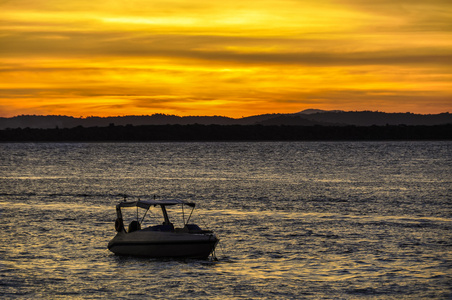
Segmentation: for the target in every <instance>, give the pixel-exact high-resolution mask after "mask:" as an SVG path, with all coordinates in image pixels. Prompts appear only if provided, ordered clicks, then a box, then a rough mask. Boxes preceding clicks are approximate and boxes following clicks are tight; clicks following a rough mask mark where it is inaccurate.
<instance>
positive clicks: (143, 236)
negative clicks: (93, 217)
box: [108, 200, 218, 258]
mask: <svg viewBox="0 0 452 300" xmlns="http://www.w3.org/2000/svg"><path fill="white" fill-rule="evenodd" d="M174 205H180V206H181V207H182V217H183V227H182V228H175V227H174V225H173V223H171V222H170V220H169V217H168V212H167V209H166V208H167V207H168V206H174ZM184 206H188V207H191V208H192V209H191V212H190V215H189V217H188V219H187V221H185V214H184ZM131 207H136V208H137V217H136V219H134V220H133V221H131V222H130V224H129V226H128V229H127V230H126V228H125V227H124V221H123V215H122V209H123V208H131ZM151 207H160V209H161V213H162V214H163V220H164V221H163V223H162V224H158V225H154V226H150V227H147V228H144V229H141V224H142V223H143V220H144V218H145V216H146V214H147V212H148V211H149V209H151ZM138 208H142V209H145V213H144V215H143V217H142V218H141V220H139V219H138ZM194 208H195V203H192V202H186V201H183V200H144V201H140V200H138V201H132V202H126V201H124V202H120V203H119V204H118V205H116V213H117V218H116V221H115V229H116V231H117V234H116V236H115V237H114V238H113V239H112V240H111V241H110V242H109V243H108V249H109V250H110V251H112V252H114V253H115V254H117V255H133V256H145V257H178V258H207V257H208V256H209V255H210V254H211V253H212V252H213V251H214V250H215V246H216V245H217V243H218V239H217V237H216V236H215V234H214V233H213V232H212V231H209V230H202V229H201V228H200V227H199V226H198V225H196V224H189V221H190V218H191V215H192V213H193V210H194Z"/></svg>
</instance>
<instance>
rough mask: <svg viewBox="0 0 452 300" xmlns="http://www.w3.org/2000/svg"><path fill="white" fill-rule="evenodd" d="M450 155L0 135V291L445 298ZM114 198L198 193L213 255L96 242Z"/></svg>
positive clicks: (410, 145)
mask: <svg viewBox="0 0 452 300" xmlns="http://www.w3.org/2000/svg"><path fill="white" fill-rule="evenodd" d="M451 149H452V143H451V142H327V143H324V142H311V143H303V142H300V143H298V142H288V143H279V142H273V143H264V142H262V143H261V142H259V143H68V144H65V143H40V144H34V143H17V144H0V166H1V167H0V214H1V224H0V229H1V235H0V241H1V243H0V247H1V248H0V295H1V297H2V299H10V298H34V299H36V298H46V299H48V298H53V299H55V298H57V299H66V298H67V299H80V298H83V299H96V298H123V299H134V298H139V297H141V298H147V299H206V298H213V299H265V298H266V299H303V298H305V299H363V298H364V299H366V298H367V299H400V298H405V299H423V298H424V299H425V298H434V299H450V298H451V297H452V291H451V288H450V286H451V282H452V280H451V279H452V274H451V267H452V234H451V232H452V231H451V229H452V222H451V221H452V175H451V174H452V167H451V166H452V151H451ZM124 194H127V195H130V196H133V197H136V198H141V199H144V198H146V197H147V196H150V197H153V195H157V197H159V198H162V199H171V198H182V199H187V200H191V201H195V202H196V203H197V213H196V214H195V215H194V217H193V218H194V219H193V221H195V222H197V223H198V224H200V225H201V226H202V227H207V228H208V229H212V230H214V231H215V232H216V233H217V235H218V236H219V238H220V239H221V241H220V244H219V246H218V248H217V253H216V254H217V258H218V261H212V260H171V259H165V260H157V259H146V258H144V259H143V258H133V257H117V256H115V255H113V254H112V253H111V252H109V251H108V250H107V243H108V241H109V240H110V239H111V238H112V237H113V236H114V234H115V232H114V220H115V218H116V215H115V208H114V205H115V204H116V203H117V202H118V201H121V200H122V195H124ZM133 199H135V198H133ZM195 211H196V210H195Z"/></svg>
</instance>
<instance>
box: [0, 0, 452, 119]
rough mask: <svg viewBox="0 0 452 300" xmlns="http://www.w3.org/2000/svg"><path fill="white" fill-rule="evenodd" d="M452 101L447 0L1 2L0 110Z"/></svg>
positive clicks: (178, 110)
mask: <svg viewBox="0 0 452 300" xmlns="http://www.w3.org/2000/svg"><path fill="white" fill-rule="evenodd" d="M308 108H316V109H325V110H336V109H339V110H347V111H350V110H353V111H355V110H359V111H360V110H372V111H384V112H413V113H422V114H436V113H442V112H452V1H450V0H424V1H420V0H378V1H372V0H336V1H335V0H331V1H323V0H318V1H305V0H247V1H243V0H241V1H238V0H228V1H212V0H122V1H120V0H95V1H93V0H89V1H88V0H65V1H61V0H0V117H12V116H16V115H22V114H36V115H69V116H75V117H87V116H122V115H151V114H154V113H163V114H174V115H179V116H188V115H192V116H193V115H221V116H229V117H234V118H240V117H243V116H251V115H258V114H265V113H295V112H299V111H302V110H304V109H308Z"/></svg>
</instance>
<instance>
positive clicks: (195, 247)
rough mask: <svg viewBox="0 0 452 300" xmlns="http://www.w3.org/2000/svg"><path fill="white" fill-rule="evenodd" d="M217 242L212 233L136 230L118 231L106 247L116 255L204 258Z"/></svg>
mask: <svg viewBox="0 0 452 300" xmlns="http://www.w3.org/2000/svg"><path fill="white" fill-rule="evenodd" d="M217 243H218V239H217V238H216V236H215V235H214V234H190V233H175V232H152V231H150V232H146V231H137V232H132V233H124V232H120V233H118V234H117V235H116V236H115V237H114V238H113V240H111V241H110V243H109V244H108V249H109V250H110V251H112V252H113V253H115V254H117V255H132V256H142V257H155V258H163V257H176V258H203V259H204V258H207V257H208V256H209V255H210V254H211V253H212V252H213V251H214V250H215V246H216V244H217Z"/></svg>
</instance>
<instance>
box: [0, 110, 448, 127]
mask: <svg viewBox="0 0 452 300" xmlns="http://www.w3.org/2000/svg"><path fill="white" fill-rule="evenodd" d="M193 124H199V125H263V126H316V125H317V126H350V125H352V126H373V125H376V126H385V125H410V126H416V125H424V126H432V125H444V124H452V114H450V113H441V114H430V115H422V114H413V113H385V112H375V111H340V110H333V111H324V110H318V109H307V110H304V111H301V112H298V113H294V114H263V115H256V116H250V117H244V118H238V119H234V118H229V117H222V116H188V117H180V116H176V115H165V114H154V115H150V116H118V117H87V118H76V117H70V116H54V115H50V116H37V115H21V116H16V117H12V118H0V129H1V130H4V129H7V128H9V129H14V128H40V129H50V128H75V127H79V126H82V127H107V126H111V125H116V126H126V125H132V126H143V125H193Z"/></svg>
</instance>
